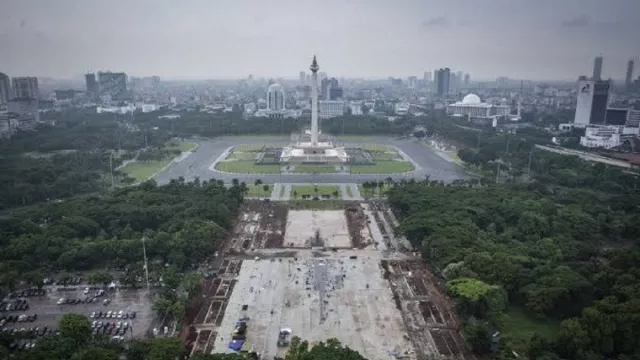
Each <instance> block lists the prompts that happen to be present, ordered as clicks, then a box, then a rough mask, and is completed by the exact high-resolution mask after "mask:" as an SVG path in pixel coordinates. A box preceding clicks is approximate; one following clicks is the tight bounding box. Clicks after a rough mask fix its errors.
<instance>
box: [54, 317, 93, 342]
mask: <svg viewBox="0 0 640 360" xmlns="http://www.w3.org/2000/svg"><path fill="white" fill-rule="evenodd" d="M59 330H60V336H61V337H62V338H63V339H70V340H73V341H74V342H75V343H76V344H77V345H83V344H85V343H87V341H88V340H89V339H90V338H91V322H90V321H89V319H88V318H87V317H86V316H84V315H79V314H73V313H68V314H64V315H62V319H60V323H59Z"/></svg>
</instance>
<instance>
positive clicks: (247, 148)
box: [233, 144, 265, 152]
mask: <svg viewBox="0 0 640 360" xmlns="http://www.w3.org/2000/svg"><path fill="white" fill-rule="evenodd" d="M264 147H265V145H264V144H242V145H236V146H234V147H233V151H241V152H260V151H262V150H264Z"/></svg>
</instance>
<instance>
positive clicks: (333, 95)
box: [329, 86, 344, 100]
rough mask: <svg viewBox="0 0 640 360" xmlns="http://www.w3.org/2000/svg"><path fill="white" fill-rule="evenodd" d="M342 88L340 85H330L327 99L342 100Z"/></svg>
mask: <svg viewBox="0 0 640 360" xmlns="http://www.w3.org/2000/svg"><path fill="white" fill-rule="evenodd" d="M343 97H344V90H343V89H342V88H341V87H340V86H336V87H331V88H330V89H329V100H342V98H343Z"/></svg>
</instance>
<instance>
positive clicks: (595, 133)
mask: <svg viewBox="0 0 640 360" xmlns="http://www.w3.org/2000/svg"><path fill="white" fill-rule="evenodd" d="M638 130H639V129H638V128H637V127H636V128H631V127H625V126H587V127H586V128H585V134H584V136H581V137H580V145H582V146H584V147H592V148H595V147H599V148H605V149H611V148H613V147H616V146H619V145H621V144H622V143H623V142H624V141H625V140H628V139H631V138H635V137H637V136H638Z"/></svg>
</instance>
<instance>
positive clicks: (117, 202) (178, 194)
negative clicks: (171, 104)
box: [0, 179, 248, 289]
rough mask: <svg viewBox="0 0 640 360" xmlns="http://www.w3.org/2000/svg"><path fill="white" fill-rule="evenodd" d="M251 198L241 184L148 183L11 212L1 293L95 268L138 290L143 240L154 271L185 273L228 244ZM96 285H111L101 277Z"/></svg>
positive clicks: (1, 261)
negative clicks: (42, 276)
mask: <svg viewBox="0 0 640 360" xmlns="http://www.w3.org/2000/svg"><path fill="white" fill-rule="evenodd" d="M247 192H248V188H247V186H246V185H245V184H244V183H242V184H241V183H239V182H237V181H236V182H234V183H233V184H231V185H225V184H224V183H223V182H221V181H214V180H212V181H209V182H206V181H202V182H200V181H198V180H197V181H195V182H191V183H185V182H184V180H183V179H177V180H173V181H171V182H170V183H169V184H167V185H164V186H157V185H156V184H155V182H153V181H149V182H145V183H143V184H142V185H140V186H137V187H127V188H121V189H117V190H115V191H113V192H110V193H105V194H101V195H88V196H83V197H75V198H72V199H69V200H66V201H61V202H54V203H47V204H41V205H38V206H35V207H28V208H24V209H19V210H14V211H13V212H11V213H9V214H6V215H4V216H2V217H0V249H1V250H0V286H1V287H3V288H5V289H11V288H13V287H14V286H15V285H16V284H17V283H18V281H20V280H21V279H25V277H27V278H28V277H29V274H30V273H33V272H38V273H42V272H44V273H51V272H54V271H61V270H62V271H69V272H70V271H83V270H91V269H94V268H113V269H121V270H126V271H124V275H123V278H122V279H118V280H121V281H123V282H125V283H127V284H131V285H133V283H135V279H136V277H137V276H139V275H140V274H139V272H140V269H142V264H141V262H142V260H143V247H142V245H143V243H142V239H144V241H145V243H146V252H147V257H148V259H149V261H150V262H151V265H150V266H152V265H153V264H156V266H157V267H163V266H164V265H165V264H169V265H171V266H173V267H175V268H177V269H178V270H180V271H183V270H186V269H188V268H190V267H191V266H193V265H196V264H199V263H200V262H201V261H203V260H204V259H205V257H206V256H208V255H210V254H213V253H214V252H215V251H216V249H217V248H218V247H219V246H220V245H221V243H222V241H224V240H225V238H226V234H227V232H228V230H229V229H230V227H231V224H232V222H233V219H234V218H235V216H236V215H237V213H238V210H239V207H240V205H241V203H242V201H243V199H244V196H245V195H246V194H247ZM134 269H138V270H134ZM35 278H37V277H35ZM92 279H94V281H95V282H106V281H105V278H104V276H101V275H99V274H98V275H97V276H94V277H92Z"/></svg>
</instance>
